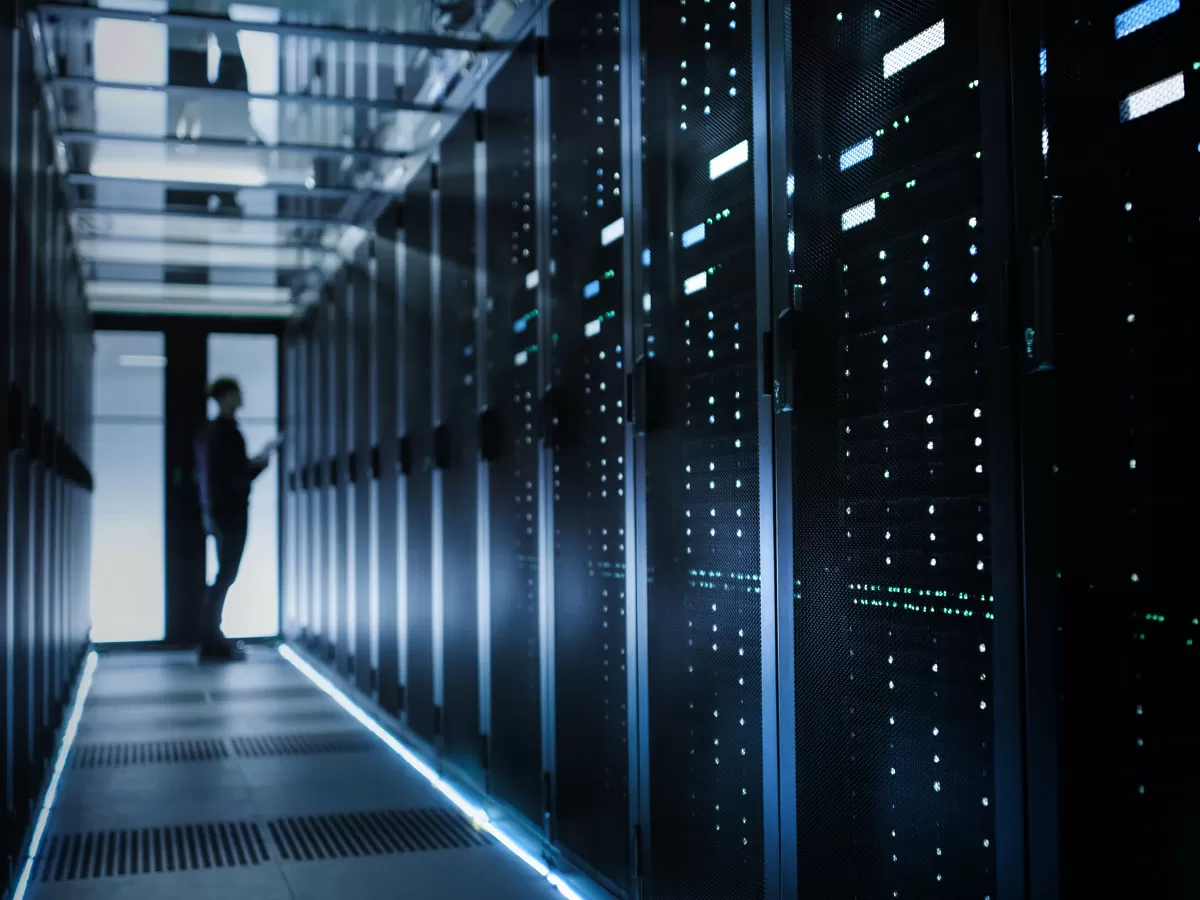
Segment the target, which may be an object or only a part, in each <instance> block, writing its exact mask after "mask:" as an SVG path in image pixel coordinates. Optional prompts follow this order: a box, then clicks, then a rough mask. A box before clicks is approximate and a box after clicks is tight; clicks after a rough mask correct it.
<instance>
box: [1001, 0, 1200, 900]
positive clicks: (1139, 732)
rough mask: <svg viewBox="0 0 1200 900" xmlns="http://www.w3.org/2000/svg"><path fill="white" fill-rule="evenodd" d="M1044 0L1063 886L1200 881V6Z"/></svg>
mask: <svg viewBox="0 0 1200 900" xmlns="http://www.w3.org/2000/svg"><path fill="white" fill-rule="evenodd" d="M1037 6H1038V11H1039V12H1040V14H1041V15H1040V17H1039V18H1040V21H1042V22H1043V23H1044V32H1043V39H1044V43H1043V45H1042V49H1041V67H1040V71H1041V81H1042V88H1043V89H1042V91H1041V97H1042V99H1043V100H1044V106H1043V107H1042V108H1043V109H1044V111H1045V121H1044V128H1045V131H1044V136H1043V137H1042V140H1041V144H1042V146H1041V150H1042V153H1043V155H1044V158H1045V172H1044V174H1045V177H1046V181H1045V185H1046V192H1047V194H1048V195H1049V200H1050V203H1051V206H1050V210H1049V222H1050V225H1051V226H1052V227H1051V229H1050V230H1049V231H1047V232H1045V233H1043V234H1041V235H1037V237H1038V238H1039V245H1038V248H1039V256H1040V257H1041V262H1042V268H1041V269H1040V271H1039V275H1040V276H1041V278H1042V285H1041V286H1042V295H1041V296H1040V297H1039V298H1038V299H1039V300H1040V302H1041V305H1040V308H1039V309H1038V310H1036V312H1038V313H1039V314H1040V315H1039V319H1038V320H1035V321H1032V322H1031V326H1033V327H1034V328H1035V329H1036V333H1035V341H1034V343H1033V346H1032V347H1031V350H1032V353H1031V358H1030V360H1029V363H1030V366H1031V367H1040V368H1044V367H1048V366H1054V367H1056V368H1057V371H1058V372H1059V378H1060V381H1061V389H1062V398H1061V402H1060V403H1059V405H1058V410H1059V416H1060V417H1059V422H1058V424H1059V426H1060V428H1059V438H1060V446H1059V448H1058V454H1057V456H1056V457H1055V459H1054V462H1055V463H1056V464H1057V465H1058V475H1057V477H1056V481H1057V485H1056V486H1057V492H1058V497H1059V504H1058V519H1059V523H1060V524H1059V529H1058V537H1059V548H1058V549H1059V560H1058V562H1059V566H1058V570H1059V572H1060V573H1061V589H1062V608H1061V619H1060V620H1059V621H1057V622H1055V621H1050V622H1046V623H1045V629H1046V631H1048V632H1049V642H1047V643H1048V646H1049V647H1051V648H1053V649H1055V650H1056V651H1057V656H1056V660H1055V672H1056V674H1058V675H1060V677H1061V679H1062V684H1061V688H1062V698H1063V699H1062V705H1061V707H1060V708H1055V709H1052V712H1054V713H1060V714H1061V715H1062V724H1063V733H1062V735H1061V739H1062V744H1061V759H1060V765H1059V768H1058V777H1059V784H1060V792H1059V797H1060V802H1061V825H1062V827H1061V834H1062V838H1063V844H1062V847H1061V866H1062V895H1063V896H1086V895H1088V894H1093V895H1096V896H1099V895H1101V894H1104V893H1108V892H1111V891H1112V889H1113V888H1112V885H1115V884H1128V885H1131V886H1134V887H1131V888H1130V890H1132V891H1133V892H1135V893H1138V894H1141V895H1143V896H1147V897H1151V896H1153V897H1190V896H1196V895H1197V893H1198V892H1200V876H1198V875H1197V872H1196V867H1195V864H1194V856H1195V854H1194V848H1195V846H1196V841H1197V840H1198V839H1200V815H1198V812H1197V810H1198V809H1200V778H1198V777H1197V774H1196V765H1195V761H1196V759H1197V758H1198V757H1200V706H1198V705H1197V703H1196V697H1197V695H1198V689H1200V664H1198V661H1200V657H1198V656H1197V653H1200V600H1198V597H1197V592H1196V589H1195V586H1194V582H1193V580H1192V569H1191V564H1192V563H1191V557H1192V554H1193V552H1194V551H1193V549H1192V545H1193V543H1194V541H1193V536H1194V534H1195V529H1194V528H1193V527H1191V526H1190V525H1189V524H1187V523H1189V522H1190V518H1191V516H1192V514H1193V512H1192V511H1193V510H1194V509H1195V505H1196V500H1197V489H1196V486H1195V482H1194V479H1192V478H1190V477H1189V476H1188V475H1187V474H1185V473H1188V472H1189V470H1190V469H1191V467H1192V465H1193V462H1192V458H1191V457H1192V454H1191V453H1190V447H1191V445H1192V443H1194V439H1191V438H1189V437H1188V436H1187V435H1188V434H1190V433H1191V431H1192V429H1191V428H1190V427H1189V424H1188V423H1189V420H1190V418H1191V416H1190V414H1189V413H1188V409H1189V408H1190V407H1191V406H1192V405H1193V403H1194V401H1193V398H1194V397H1195V394H1196V387H1197V378H1196V370H1195V365H1194V362H1193V357H1194V352H1195V351H1194V346H1195V338H1196V334H1197V326H1198V324H1200V319H1198V314H1197V310H1196V307H1195V304H1193V303H1191V302H1190V301H1188V300H1184V297H1187V296H1193V295H1194V293H1195V290H1194V287H1193V284H1194V282H1193V278H1194V274H1195V256H1194V252H1193V248H1194V246H1195V236H1196V227H1197V200H1198V199H1200V195H1198V193H1197V191H1198V186H1200V178H1198V174H1200V173H1198V165H1200V160H1198V158H1197V157H1198V153H1197V134H1196V128H1195V123H1196V121H1197V102H1198V101H1197V98H1198V97H1200V81H1197V78H1198V74H1200V73H1198V71H1197V64H1196V62H1195V61H1196V59H1197V57H1196V55H1195V48H1196V44H1195V37H1196V35H1197V33H1198V31H1197V28H1198V25H1200V19H1198V15H1197V14H1198V13H1200V10H1197V9H1196V8H1195V6H1194V5H1189V4H1186V3H1185V4H1180V3H1178V2H1170V0H1163V2H1142V3H1136V4H1134V3H1102V4H1093V5H1091V6H1090V7H1089V8H1088V10H1087V12H1088V13H1089V14H1088V15H1086V16H1085V15H1081V14H1080V13H1079V12H1077V11H1076V9H1075V5H1074V4H1066V5H1063V6H1061V7H1060V6H1057V5H1055V4H1049V3H1046V4H1044V5H1043V4H1038V5H1037ZM1033 52H1037V48H1036V47H1034V48H1032V49H1031V52H1030V53H1029V54H1027V55H1026V57H1025V59H1024V60H1022V62H1024V63H1025V64H1026V65H1027V66H1028V67H1030V68H1032V66H1033V65H1034V60H1033V59H1032V53H1033ZM1036 139H1037V135H1036V134H1035V135H1034V136H1033V140H1034V141H1036ZM1051 340H1053V341H1054V343H1051ZM1047 430H1048V428H1047ZM1088 858H1090V859H1092V860H1097V859H1104V860H1106V864H1105V865H1104V866H1094V865H1093V866H1089V865H1088V864H1087V859H1088Z"/></svg>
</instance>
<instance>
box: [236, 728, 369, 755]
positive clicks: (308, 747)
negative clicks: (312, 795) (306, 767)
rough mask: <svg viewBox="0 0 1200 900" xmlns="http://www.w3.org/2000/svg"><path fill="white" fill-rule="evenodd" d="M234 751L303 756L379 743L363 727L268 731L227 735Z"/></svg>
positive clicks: (342, 750)
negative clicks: (317, 731)
mask: <svg viewBox="0 0 1200 900" xmlns="http://www.w3.org/2000/svg"><path fill="white" fill-rule="evenodd" d="M229 743H230V744H232V745H233V752H234V753H235V754H236V755H238V756H240V757H242V758H243V759H256V758H261V757H265V756H305V755H308V754H310V753H347V752H351V751H356V750H374V749H376V748H378V746H379V744H378V742H376V740H375V738H374V737H373V736H372V735H370V734H368V733H365V732H362V731H351V732H345V733H336V734H271V735H259V736H254V737H235V738H230V739H229Z"/></svg>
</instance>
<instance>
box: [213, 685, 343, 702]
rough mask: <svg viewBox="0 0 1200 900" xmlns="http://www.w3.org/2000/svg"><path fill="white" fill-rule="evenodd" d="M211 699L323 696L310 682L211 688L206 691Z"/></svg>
mask: <svg viewBox="0 0 1200 900" xmlns="http://www.w3.org/2000/svg"><path fill="white" fill-rule="evenodd" d="M208 693H209V696H210V697H211V698H212V699H213V700H260V699H268V698H269V699H272V700H286V699H288V698H305V699H316V698H317V697H321V698H324V696H325V695H324V693H322V692H321V690H320V688H317V687H314V686H313V685H311V684H307V683H304V684H281V685H278V686H276V687H269V686H266V685H264V686H263V687H258V688H254V687H250V688H213V689H212V690H211V691H209V692H208Z"/></svg>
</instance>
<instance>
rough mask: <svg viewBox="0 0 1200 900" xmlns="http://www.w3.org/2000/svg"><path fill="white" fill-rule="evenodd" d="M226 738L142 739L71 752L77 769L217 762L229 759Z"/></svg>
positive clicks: (95, 745) (82, 748)
mask: <svg viewBox="0 0 1200 900" xmlns="http://www.w3.org/2000/svg"><path fill="white" fill-rule="evenodd" d="M228 758H229V749H228V747H226V746H225V742H224V741H223V740H217V739H210V738H197V739H193V740H180V741H142V742H139V743H124V744H80V745H79V746H78V747H76V748H75V750H74V752H72V754H71V760H72V761H71V765H72V767H73V768H76V769H100V768H121V767H124V766H146V765H161V764H164V763H194V762H215V761H216V760H221V759H228Z"/></svg>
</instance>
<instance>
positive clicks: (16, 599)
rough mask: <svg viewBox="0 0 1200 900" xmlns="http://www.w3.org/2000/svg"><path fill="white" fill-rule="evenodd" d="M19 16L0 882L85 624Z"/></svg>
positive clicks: (9, 301)
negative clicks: (1, 866)
mask: <svg viewBox="0 0 1200 900" xmlns="http://www.w3.org/2000/svg"><path fill="white" fill-rule="evenodd" d="M22 15H23V9H21V8H17V7H16V6H14V5H11V4H10V6H9V7H6V8H5V9H4V10H3V11H2V12H0V43H2V44H3V45H4V46H5V47H6V48H8V49H9V51H10V53H9V55H7V56H6V58H5V65H4V66H3V67H0V96H2V97H3V98H4V102H3V106H4V108H5V111H6V114H5V115H4V116H3V117H2V118H3V119H4V121H3V123H0V209H2V210H3V212H2V213H0V214H2V215H3V216H4V217H5V226H4V228H3V229H0V232H2V233H3V238H2V240H0V272H3V275H0V377H2V378H3V384H0V398H2V399H0V405H2V406H3V421H4V426H3V431H2V432H0V445H2V451H3V457H4V464H3V469H2V471H0V656H2V658H3V667H2V668H0V698H2V703H0V715H2V716H3V719H2V725H0V731H2V733H3V735H4V739H3V745H4V750H3V761H4V772H3V798H4V799H3V807H2V808H0V853H3V854H4V855H5V856H6V857H7V858H8V859H9V860H10V865H9V866H7V867H6V868H5V870H4V874H3V875H2V876H0V889H6V888H7V887H8V881H9V877H10V876H11V874H12V872H13V871H14V870H16V867H17V866H19V865H20V864H21V863H22V862H23V860H24V854H25V853H27V851H28V848H27V847H24V846H23V845H22V841H23V839H24V836H26V835H27V830H28V828H29V826H30V825H31V824H32V816H33V813H34V811H35V809H36V803H37V800H38V795H39V793H40V792H41V790H42V789H43V788H44V787H45V781H46V776H47V774H48V768H47V767H48V765H49V763H50V761H51V753H52V750H53V748H54V745H55V733H56V731H57V729H58V727H59V725H60V724H61V721H62V715H63V706H64V704H65V703H66V702H67V699H68V691H69V687H70V684H71V682H72V680H73V679H74V677H75V675H76V673H77V672H78V668H79V664H80V662H81V659H82V653H83V650H84V648H85V647H86V642H87V631H88V613H87V610H88V591H87V576H88V562H89V560H88V556H87V552H88V547H87V545H88V536H89V532H90V520H89V519H88V510H89V506H90V504H89V500H88V494H89V492H90V490H91V478H90V475H89V474H88V460H89V458H90V449H89V443H90V442H89V440H88V434H87V422H88V420H87V410H88V409H89V408H90V397H89V393H90V386H91V347H90V337H89V330H90V329H89V323H88V321H87V315H86V300H85V297H84V294H83V284H82V280H81V277H80V274H79V268H78V261H77V259H76V258H75V257H74V255H73V253H71V251H70V248H69V245H68V243H67V231H66V210H65V208H64V206H63V203H62V199H61V188H62V184H61V180H60V178H59V176H58V175H57V173H56V171H55V170H54V169H53V168H52V167H51V166H50V165H49V161H50V160H51V159H52V154H51V152H50V144H49V141H50V136H49V133H48V130H47V128H46V122H45V120H44V118H43V117H42V116H41V115H40V113H39V112H38V100H39V97H38V88H37V79H36V75H37V70H36V59H35V53H34V45H33V42H32V40H31V37H30V33H29V31H28V29H27V28H26V27H25V23H24V21H23V20H22V18H21V16H22Z"/></svg>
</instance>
